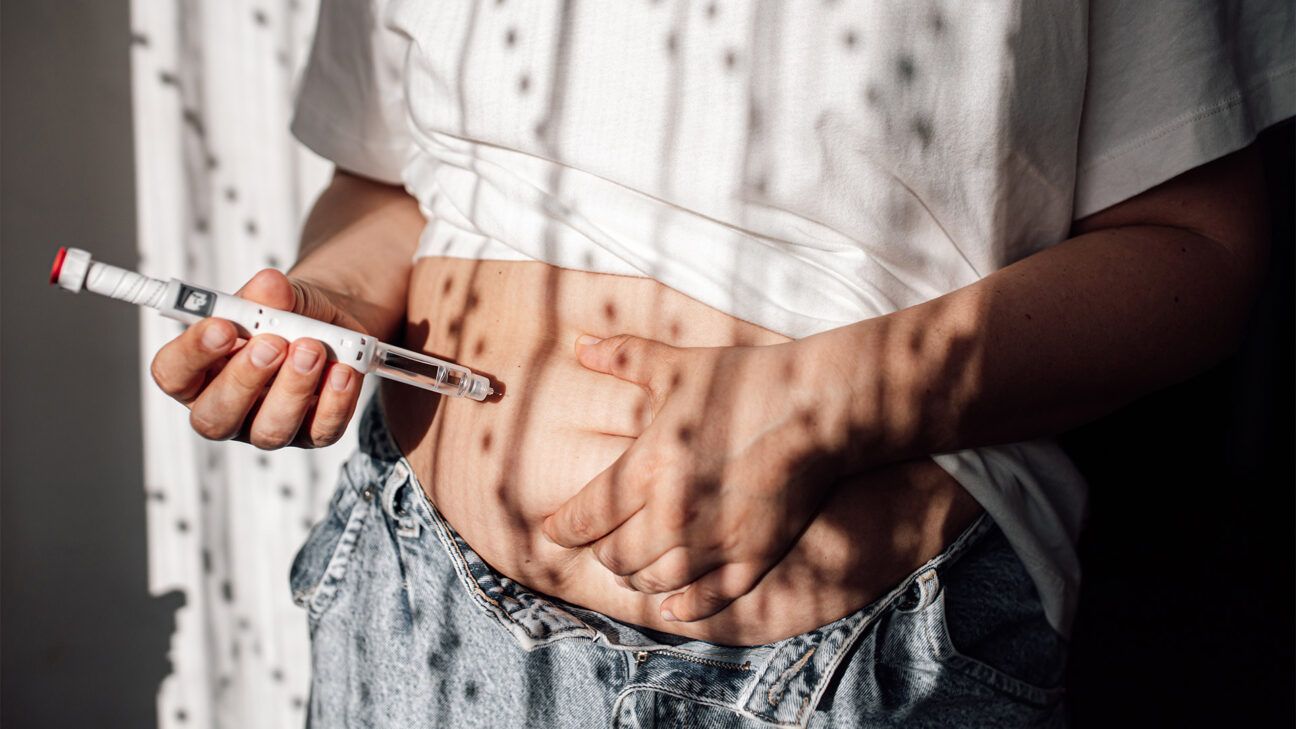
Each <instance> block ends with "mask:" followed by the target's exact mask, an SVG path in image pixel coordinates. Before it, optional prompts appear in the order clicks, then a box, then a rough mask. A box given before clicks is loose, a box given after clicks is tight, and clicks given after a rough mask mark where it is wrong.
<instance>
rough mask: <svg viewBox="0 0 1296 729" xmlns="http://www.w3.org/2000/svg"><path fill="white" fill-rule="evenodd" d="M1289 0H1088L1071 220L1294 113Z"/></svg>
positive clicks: (1295, 64)
mask: <svg viewBox="0 0 1296 729" xmlns="http://www.w3.org/2000/svg"><path fill="white" fill-rule="evenodd" d="M1294 7H1296V4H1293V3H1292V2H1291V0H1233V1H1231V2H1230V1H1223V2H1204V1H1203V0H1093V1H1092V3H1091V5H1090V16H1089V73H1088V78H1087V80H1086V85H1085V100H1084V110H1083V114H1082V116H1081V122H1080V138H1079V157H1078V160H1077V170H1076V188H1075V206H1074V216H1075V218H1077V219H1079V218H1082V217H1084V216H1086V215H1089V214H1091V213H1095V212H1098V211H1099V210H1102V209H1104V208H1106V207H1109V206H1111V205H1114V204H1116V203H1118V202H1121V201H1122V200H1126V199H1128V198H1131V197H1133V196H1135V195H1137V194H1138V193H1140V192H1143V191H1144V190H1147V189H1149V188H1151V187H1154V186H1156V185H1158V184H1160V183H1162V182H1165V181H1166V180H1168V179H1170V178H1172V177H1174V176H1175V175H1178V174H1180V173H1182V172H1186V171H1188V170H1190V169H1192V168H1194V167H1197V166H1199V165H1202V164H1205V163H1206V162H1209V161H1211V160H1213V159H1216V158H1218V157H1222V156H1224V155H1226V154H1228V153H1230V152H1233V151H1236V150H1238V149H1241V148H1242V147H1245V146H1246V145H1247V144H1249V143H1250V142H1251V140H1253V139H1254V138H1255V136H1256V134H1258V133H1259V132H1260V131H1261V130H1263V129H1264V128H1265V127H1268V126H1270V125H1271V124H1274V123H1276V122H1278V121H1281V120H1283V119H1285V118H1287V117H1290V116H1292V115H1293V113H1296V109H1294V108H1293V107H1294V106H1296V49H1294V48H1293V30H1292V29H1293V23H1294V20H1296V19H1294V17H1293V16H1294V15H1296V10H1294V9H1293V8H1294Z"/></svg>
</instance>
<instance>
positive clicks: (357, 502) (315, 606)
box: [288, 464, 372, 625]
mask: <svg viewBox="0 0 1296 729" xmlns="http://www.w3.org/2000/svg"><path fill="white" fill-rule="evenodd" d="M347 465H348V466H349V465H350V464H347ZM369 493H370V494H372V491H369ZM371 506H372V501H371V497H370V498H361V496H360V494H358V493H357V491H356V488H355V485H354V483H353V482H352V480H351V476H350V471H349V470H348V468H346V467H344V468H343V469H342V476H341V481H340V483H339V485H338V489H337V492H336V493H335V494H334V495H333V498H332V499H331V500H330V502H329V509H328V513H327V514H325V517H324V519H323V520H322V521H320V522H319V523H317V524H316V525H315V526H314V527H312V528H311V530H310V533H309V534H307V535H306V541H305V543H303V544H302V546H301V547H300V548H299V549H298V550H297V555H296V556H295V557H294V558H293V563H292V569H291V570H290V571H289V577H288V583H289V585H290V587H291V588H292V599H293V602H294V603H296V604H297V605H298V606H300V607H304V608H306V614H307V618H308V619H309V621H310V623H311V625H314V624H315V623H316V622H317V621H318V620H319V618H320V616H322V615H323V614H324V611H326V610H327V609H328V607H329V605H331V604H332V603H333V600H334V598H335V597H336V596H337V592H338V588H339V586H340V585H341V584H342V582H343V580H345V578H346V573H347V566H348V564H349V562H350V558H351V554H352V553H353V552H354V550H355V546H356V542H357V541H359V538H360V533H361V530H362V529H363V528H364V522H365V518H366V517H367V516H368V514H369V512H370V511H372V508H370V507H371Z"/></svg>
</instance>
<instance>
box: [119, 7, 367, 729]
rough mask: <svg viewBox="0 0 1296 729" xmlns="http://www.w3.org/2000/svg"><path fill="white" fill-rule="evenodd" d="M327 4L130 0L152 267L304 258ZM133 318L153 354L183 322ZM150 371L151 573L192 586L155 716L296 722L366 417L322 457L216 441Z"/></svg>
mask: <svg viewBox="0 0 1296 729" xmlns="http://www.w3.org/2000/svg"><path fill="white" fill-rule="evenodd" d="M317 2H318V0H132V4H131V14H132V25H133V31H134V36H133V45H132V53H131V62H132V75H133V92H134V120H135V162H136V169H135V175H136V177H135V179H136V188H137V199H138V201H139V202H138V220H139V253H140V259H141V260H140V266H139V268H140V270H141V271H142V272H143V273H146V274H148V275H150V276H155V277H159V278H171V277H177V278H182V279H185V280H189V281H192V282H194V283H197V284H200V285H210V286H213V287H216V288H217V289H220V290H223V291H233V290H235V289H237V288H238V287H239V286H241V285H242V283H243V282H244V281H246V280H247V279H248V278H249V277H250V276H251V275H252V274H253V273H255V272H256V271H257V270H259V269H261V268H263V267H275V268H280V269H286V268H287V267H288V266H289V265H291V263H292V262H293V261H294V260H295V251H296V249H297V235H298V231H299V229H300V226H301V221H302V219H303V217H304V215H305V213H306V211H307V210H308V209H309V205H310V203H311V201H312V199H313V198H314V196H315V195H316V193H317V192H318V191H319V190H320V189H321V187H322V186H323V184H324V182H325V180H326V177H327V174H328V172H329V167H328V165H327V164H326V163H325V162H323V161H322V160H320V159H318V158H315V157H313V156H312V155H311V154H310V153H309V152H307V151H306V150H305V149H304V148H302V147H301V146H300V145H298V144H297V143H296V142H295V141H294V140H293V139H292V138H291V136H290V135H289V132H288V123H289V118H290V113H291V103H292V96H293V91H294V89H295V84H296V80H297V76H298V73H299V71H300V68H301V64H302V63H303V62H304V60H305V57H306V54H307V51H308V49H309V42H310V35H311V33H312V32H313V30H314V20H315V11H316V5H317ZM140 321H141V332H142V337H141V338H142V341H141V343H140V345H141V355H142V361H143V362H145V363H147V362H149V361H151V360H152V358H153V355H154V353H156V352H157V350H158V348H159V347H161V346H162V344H164V343H165V342H166V341H168V340H169V339H171V338H173V337H174V336H175V335H176V334H178V333H179V332H180V329H181V328H180V326H179V325H178V324H177V323H176V322H173V321H171V320H169V319H163V318H161V317H159V316H158V315H157V314H156V313H155V312H151V311H144V312H143V313H142V314H141V320H140ZM142 377H143V388H142V389H143V392H144V407H143V412H144V439H145V444H144V447H145V480H146V483H145V488H146V490H147V494H148V499H147V503H148V529H149V534H148V542H149V585H150V589H151V590H152V592H153V593H154V594H162V593H167V592H171V591H173V590H180V591H182V592H183V593H184V596H185V602H184V606H183V607H182V608H181V609H180V610H179V612H178V614H177V616H176V624H177V629H176V633H175V634H174V635H173V637H172V641H171V653H170V659H171V665H172V673H171V675H170V676H168V677H167V678H166V679H165V680H164V681H163V683H162V685H161V689H160V691H159V694H158V717H159V726H160V727H166V728H169V727H195V726H196V727H237V728H238V729H257V728H261V727H299V726H302V725H303V722H304V720H305V702H306V698H307V691H308V686H309V678H310V660H309V652H308V650H309V646H308V640H307V634H306V625H305V615H304V613H303V612H302V611H301V610H300V609H299V608H297V607H296V606H295V605H293V603H292V601H291V599H290V593H289V589H288V570H289V565H290V564H291V561H292V558H293V555H294V553H295V552H296V549H297V547H298V546H299V545H300V544H301V542H302V540H303V539H304V538H305V536H306V533H307V531H308V530H309V528H310V526H311V524H312V523H313V522H314V521H316V520H317V519H319V518H321V516H322V515H323V513H324V508H325V504H326V502H327V499H328V497H329V493H330V491H331V489H332V488H333V485H334V483H335V480H336V476H337V471H338V467H339V464H340V462H341V461H342V459H343V458H345V456H346V455H347V453H348V452H349V451H350V450H351V449H352V448H353V447H354V446H355V442H356V441H355V432H354V431H355V423H352V427H351V428H350V429H349V432H348V436H347V438H345V439H344V440H343V441H341V442H340V443H338V444H336V445H334V446H333V447H331V448H328V449H325V450H323V451H316V452H307V451H301V450H296V449H286V450H282V451H277V452H269V453H267V452H262V451H259V450H257V449H256V448H254V447H252V446H250V445H247V444H244V443H234V442H215V443H214V442H208V441H205V440H203V439H202V438H200V437H198V436H197V435H196V434H194V432H193V431H192V430H191V429H190V428H189V425H188V414H189V413H188V411H187V410H186V409H185V408H184V407H182V406H181V405H179V404H178V403H176V402H174V401H173V400H171V399H169V398H167V397H166V396H164V395H162V394H161V393H160V392H159V391H158V390H157V388H156V386H155V385H154V384H153V382H152V380H151V379H150V377H149V375H148V372H147V368H142ZM369 385H370V386H372V383H369ZM369 392H370V391H368V390H367V391H366V393H365V395H364V397H368V395H369Z"/></svg>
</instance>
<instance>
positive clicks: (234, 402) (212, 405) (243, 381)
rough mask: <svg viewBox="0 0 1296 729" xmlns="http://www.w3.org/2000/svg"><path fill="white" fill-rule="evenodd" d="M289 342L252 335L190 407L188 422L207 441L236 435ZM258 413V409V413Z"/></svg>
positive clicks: (280, 361) (278, 338)
mask: <svg viewBox="0 0 1296 729" xmlns="http://www.w3.org/2000/svg"><path fill="white" fill-rule="evenodd" d="M287 350H288V343H287V342H285V341H284V340H283V338H281V337H278V336H275V335H273V334H262V335H260V336H257V337H253V338H252V339H251V340H250V341H249V342H248V343H247V346H245V347H243V348H242V349H240V350H239V351H238V353H237V354H235V355H234V356H233V357H231V358H230V361H229V363H228V364H226V365H225V368H224V369H223V370H221V372H220V374H219V375H217V376H216V378H215V379H213V380H212V381H211V382H210V383H209V384H208V385H207V386H206V387H205V388H204V389H203V390H202V392H201V393H200V394H199V395H198V396H197V399H195V400H194V401H193V404H192V405H191V406H190V412H189V423H190V425H191V426H192V427H193V429H194V430H195V431H197V432H198V434H199V435H201V436H202V437H204V438H207V439H209V440H226V439H229V438H232V437H234V436H235V435H237V434H238V432H239V430H240V428H241V426H242V425H243V420H244V419H245V418H246V417H247V414H248V411H249V410H251V408H252V405H253V403H255V402H256V400H257V398H258V397H260V395H261V392H262V390H264V389H265V386H266V384H267V383H269V382H270V378H271V377H273V376H274V374H275V371H276V370H278V369H279V365H280V364H282V363H283V360H284V356H285V354H286V352H287ZM258 415H260V412H258Z"/></svg>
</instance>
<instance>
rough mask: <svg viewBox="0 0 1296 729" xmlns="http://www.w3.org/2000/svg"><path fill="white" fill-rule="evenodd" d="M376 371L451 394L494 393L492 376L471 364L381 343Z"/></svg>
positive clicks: (475, 396)
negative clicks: (484, 374) (453, 361)
mask: <svg viewBox="0 0 1296 729" xmlns="http://www.w3.org/2000/svg"><path fill="white" fill-rule="evenodd" d="M373 372H374V374H376V375H378V376H380V377H386V378H388V379H391V380H397V381H399V382H404V383H406V384H409V385H414V386H415V387H421V388H423V389H424V390H431V391H432V392H438V393H441V394H442V395H449V396H451V397H468V398H472V399H473V400H478V401H481V400H485V399H486V398H487V397H489V396H490V395H492V394H494V392H495V391H494V390H493V389H492V388H491V386H490V380H488V379H486V378H485V377H482V376H481V375H475V374H473V373H472V370H469V369H468V368H467V367H462V366H460V365H457V364H454V363H452V362H446V361H445V360H441V359H437V358H435V357H429V356H427V355H425V354H422V353H420V352H411V351H410V350H408V349H401V348H400V347H393V346H391V345H389V344H379V345H378V347H377V349H376V350H375V351H374V369H373Z"/></svg>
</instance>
